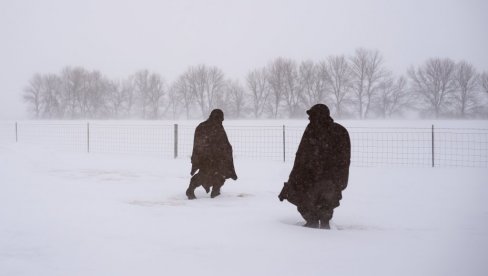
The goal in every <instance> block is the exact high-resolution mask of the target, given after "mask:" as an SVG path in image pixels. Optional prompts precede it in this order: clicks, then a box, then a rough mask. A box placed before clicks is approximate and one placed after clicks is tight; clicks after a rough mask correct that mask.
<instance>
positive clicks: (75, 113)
mask: <svg viewBox="0 0 488 276" xmlns="http://www.w3.org/2000/svg"><path fill="white" fill-rule="evenodd" d="M87 74H88V72H87V71H86V70H85V69H84V68H82V67H75V68H71V67H66V68H64V69H63V71H62V73H61V81H62V91H63V92H62V97H61V102H62V105H63V106H64V108H65V112H66V113H65V115H66V116H69V118H71V119H74V118H78V117H80V113H81V112H80V106H81V105H83V103H81V104H80V102H82V101H83V96H82V94H83V93H84V89H85V88H86V87H85V85H86V83H85V80H86V75H87Z"/></svg>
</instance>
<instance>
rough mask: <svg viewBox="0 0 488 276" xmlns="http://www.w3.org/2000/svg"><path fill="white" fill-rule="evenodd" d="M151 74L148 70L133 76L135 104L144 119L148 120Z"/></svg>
mask: <svg viewBox="0 0 488 276" xmlns="http://www.w3.org/2000/svg"><path fill="white" fill-rule="evenodd" d="M149 74H150V73H149V71H148V70H140V71H138V72H136V73H135V74H134V75H133V76H132V80H133V81H134V83H133V85H134V92H135V96H136V99H135V102H136V105H137V106H138V108H139V111H140V114H141V117H142V118H143V119H146V118H147V117H148V113H149V111H148V110H149V104H150V103H149V96H148V94H149Z"/></svg>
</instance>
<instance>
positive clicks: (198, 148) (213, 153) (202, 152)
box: [191, 110, 237, 179]
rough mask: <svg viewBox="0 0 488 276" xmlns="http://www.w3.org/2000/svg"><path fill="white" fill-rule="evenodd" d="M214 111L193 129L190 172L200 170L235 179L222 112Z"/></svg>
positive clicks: (230, 148)
mask: <svg viewBox="0 0 488 276" xmlns="http://www.w3.org/2000/svg"><path fill="white" fill-rule="evenodd" d="M214 111H215V110H214ZM214 111H212V113H211V114H210V117H209V118H208V119H207V120H206V121H204V122H202V123H200V124H199V125H198V126H197V128H196V129H195V137H194V142H193V153H192V156H191V163H192V171H191V174H192V175H193V174H194V173H195V172H196V171H197V170H200V173H203V174H208V175H214V174H218V175H220V176H222V177H223V178H224V179H228V178H232V179H237V175H236V172H235V169H234V160H233V157H232V146H231V144H230V143H229V139H228V138H227V134H226V133H225V130H224V127H223V126H222V120H223V113H222V111H220V110H217V111H216V112H214ZM219 111H220V112H219Z"/></svg>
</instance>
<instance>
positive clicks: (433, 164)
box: [432, 125, 435, 168]
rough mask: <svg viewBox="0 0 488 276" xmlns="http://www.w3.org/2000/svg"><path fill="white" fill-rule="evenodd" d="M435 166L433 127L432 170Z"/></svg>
mask: <svg viewBox="0 0 488 276" xmlns="http://www.w3.org/2000/svg"><path fill="white" fill-rule="evenodd" d="M434 166H435V163H434V125H432V168H433V167H434Z"/></svg>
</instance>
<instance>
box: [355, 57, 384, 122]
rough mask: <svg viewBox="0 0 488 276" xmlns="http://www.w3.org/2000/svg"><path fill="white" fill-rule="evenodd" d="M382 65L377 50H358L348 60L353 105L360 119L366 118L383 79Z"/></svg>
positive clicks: (381, 59) (381, 58)
mask: <svg viewBox="0 0 488 276" xmlns="http://www.w3.org/2000/svg"><path fill="white" fill-rule="evenodd" d="M383 63H384V62H383V57H382V56H381V54H380V53H379V52H378V51H377V50H375V51H373V50H366V49H363V48H359V49H357V50H356V53H355V55H354V56H353V57H351V58H350V67H351V82H352V87H351V91H352V95H353V104H354V106H355V107H356V112H357V114H358V116H359V118H360V119H364V118H366V117H368V113H369V112H370V108H371V104H372V102H373V100H374V97H375V94H376V93H377V90H378V85H379V84H380V83H381V81H382V79H383V78H384V77H385V74H386V69H385V68H384V65H383Z"/></svg>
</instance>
